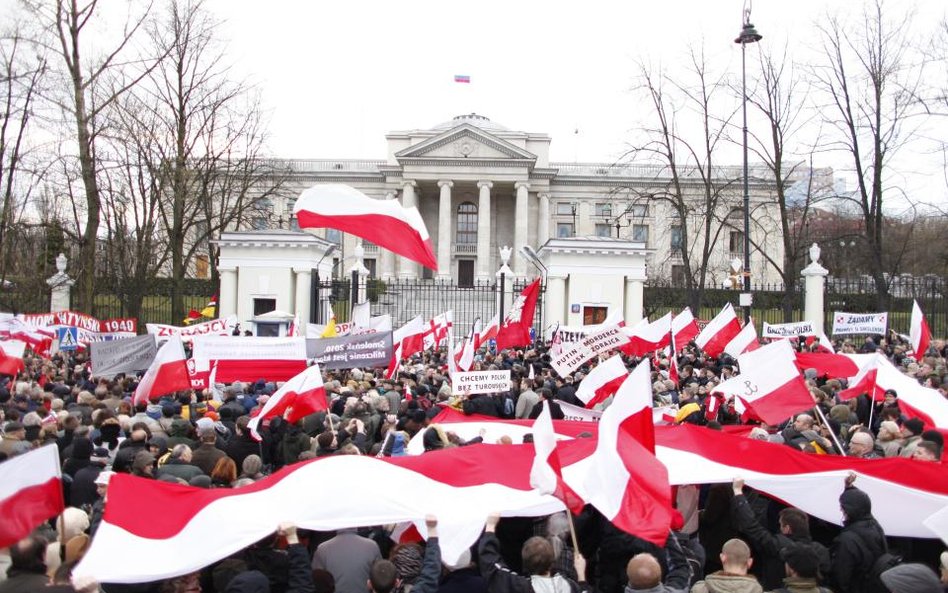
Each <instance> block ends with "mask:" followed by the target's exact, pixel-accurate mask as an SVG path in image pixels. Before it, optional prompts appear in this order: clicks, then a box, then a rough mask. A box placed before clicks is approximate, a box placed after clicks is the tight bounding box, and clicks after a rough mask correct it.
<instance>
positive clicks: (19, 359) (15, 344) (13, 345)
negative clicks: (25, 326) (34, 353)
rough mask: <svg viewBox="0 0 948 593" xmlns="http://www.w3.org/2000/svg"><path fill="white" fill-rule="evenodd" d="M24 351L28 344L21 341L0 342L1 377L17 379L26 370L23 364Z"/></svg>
mask: <svg viewBox="0 0 948 593" xmlns="http://www.w3.org/2000/svg"><path fill="white" fill-rule="evenodd" d="M24 350H26V344H25V343H24V342H21V341H19V340H3V341H2V342H0V375H10V376H11V377H15V376H16V375H17V374H19V373H20V372H22V371H23V369H25V368H26V366H25V365H24V363H23V352H24Z"/></svg>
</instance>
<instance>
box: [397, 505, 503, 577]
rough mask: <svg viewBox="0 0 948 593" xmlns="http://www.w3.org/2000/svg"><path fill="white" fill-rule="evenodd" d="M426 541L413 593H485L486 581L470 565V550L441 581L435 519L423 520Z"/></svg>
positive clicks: (429, 516)
mask: <svg viewBox="0 0 948 593" xmlns="http://www.w3.org/2000/svg"><path fill="white" fill-rule="evenodd" d="M425 526H426V527H427V528H428V542H427V544H426V545H425V558H424V561H423V562H422V565H421V574H420V575H419V576H418V578H417V579H416V580H415V585H414V587H412V590H411V591H412V593H436V592H437V593H487V582H486V581H485V580H484V577H482V576H481V575H480V574H479V573H478V572H477V569H476V568H474V567H473V566H472V565H471V553H470V550H465V551H464V554H462V559H461V560H459V561H458V563H457V564H456V565H455V566H454V567H448V568H449V570H450V572H448V573H447V574H446V575H445V576H444V578H443V579H442V578H441V546H440V544H439V543H438V518H437V517H435V516H434V515H428V516H426V517H425Z"/></svg>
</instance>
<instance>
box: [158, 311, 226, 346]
mask: <svg viewBox="0 0 948 593" xmlns="http://www.w3.org/2000/svg"><path fill="white" fill-rule="evenodd" d="M145 327H146V328H148V333H150V334H155V335H156V336H157V337H158V340H159V341H161V342H163V341H165V340H167V339H168V338H170V337H171V336H173V335H174V334H179V335H180V336H181V339H182V340H183V341H185V342H190V341H191V340H193V339H194V336H229V335H232V334H233V333H234V328H236V327H237V316H236V315H230V316H228V317H222V318H220V319H212V320H211V321H205V322H204V323H196V324H194V325H189V326H187V327H179V326H177V325H162V324H160V323H146V324H145Z"/></svg>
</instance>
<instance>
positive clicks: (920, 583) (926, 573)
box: [881, 564, 942, 593]
mask: <svg viewBox="0 0 948 593" xmlns="http://www.w3.org/2000/svg"><path fill="white" fill-rule="evenodd" d="M881 578H882V583H883V584H884V585H885V586H886V587H888V588H889V591H891V592H892V593H942V588H941V583H939V582H938V577H937V576H936V575H935V573H934V572H932V569H930V568H928V567H927V566H925V565H924V564H900V565H898V566H895V567H892V568H890V569H889V570H887V571H885V572H884V573H882V575H881Z"/></svg>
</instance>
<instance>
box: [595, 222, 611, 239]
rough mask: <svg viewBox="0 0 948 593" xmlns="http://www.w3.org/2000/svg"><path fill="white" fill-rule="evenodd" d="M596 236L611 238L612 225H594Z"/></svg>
mask: <svg viewBox="0 0 948 593" xmlns="http://www.w3.org/2000/svg"><path fill="white" fill-rule="evenodd" d="M596 236H597V237H611V236H612V225H610V224H601V223H600V224H597V225H596Z"/></svg>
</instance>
